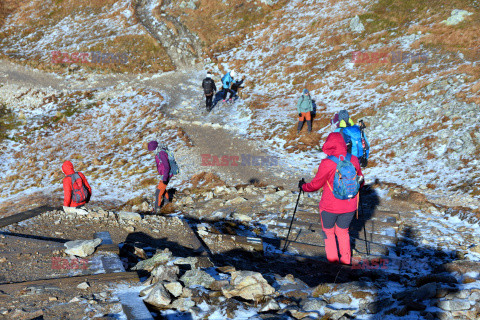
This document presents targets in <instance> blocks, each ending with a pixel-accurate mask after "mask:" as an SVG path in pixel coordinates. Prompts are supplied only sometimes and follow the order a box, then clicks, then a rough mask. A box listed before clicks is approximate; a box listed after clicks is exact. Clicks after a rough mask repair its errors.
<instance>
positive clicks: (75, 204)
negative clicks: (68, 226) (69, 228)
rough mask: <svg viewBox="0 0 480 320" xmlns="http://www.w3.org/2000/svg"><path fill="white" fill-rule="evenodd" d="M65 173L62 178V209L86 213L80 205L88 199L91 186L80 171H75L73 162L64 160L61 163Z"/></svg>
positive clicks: (90, 193) (69, 211)
mask: <svg viewBox="0 0 480 320" xmlns="http://www.w3.org/2000/svg"><path fill="white" fill-rule="evenodd" d="M62 171H63V173H64V174H65V176H66V177H65V178H63V209H64V211H65V212H67V213H73V212H76V213H80V214H86V213H87V211H86V210H84V209H83V208H82V207H83V206H84V205H85V204H86V203H88V202H89V201H90V197H91V195H92V188H91V187H90V185H89V184H88V181H87V178H85V176H84V175H83V173H81V172H75V170H74V169H73V164H72V163H71V162H70V161H65V162H64V163H63V165H62Z"/></svg>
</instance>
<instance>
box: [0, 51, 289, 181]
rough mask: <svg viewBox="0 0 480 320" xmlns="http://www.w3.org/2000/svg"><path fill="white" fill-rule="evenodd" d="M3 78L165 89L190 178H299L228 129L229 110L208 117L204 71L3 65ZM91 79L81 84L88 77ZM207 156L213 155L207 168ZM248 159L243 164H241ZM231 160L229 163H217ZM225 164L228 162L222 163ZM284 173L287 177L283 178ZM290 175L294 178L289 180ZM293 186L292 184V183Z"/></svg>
mask: <svg viewBox="0 0 480 320" xmlns="http://www.w3.org/2000/svg"><path fill="white" fill-rule="evenodd" d="M0 76H3V77H4V78H6V79H8V81H7V82H5V84H6V85H10V86H12V88H13V87H17V86H20V87H23V88H32V91H35V90H37V89H46V88H51V89H54V90H72V91H73V90H91V89H97V90H100V91H101V90H109V87H111V86H116V85H121V86H125V87H128V86H132V87H135V88H139V87H146V88H151V89H156V90H159V91H161V92H162V93H163V94H164V95H165V96H166V99H167V101H168V103H167V106H166V108H163V109H162V110H161V112H163V113H166V114H167V116H168V117H169V118H170V119H171V121H172V122H174V123H175V124H177V125H180V126H181V127H182V128H183V129H184V131H185V132H186V134H187V135H188V137H189V138H190V139H191V141H192V143H193V145H194V147H193V148H190V149H189V150H188V151H186V152H187V153H188V154H184V155H183V156H184V157H183V158H184V159H186V163H183V164H182V165H183V167H184V168H186V169H187V172H188V174H189V175H194V174H197V173H199V172H202V171H207V172H214V173H216V174H218V175H219V176H220V177H221V178H222V179H223V180H225V181H226V182H228V183H232V184H238V183H251V182H253V181H258V182H262V183H264V184H267V185H268V184H273V185H277V186H284V187H289V188H294V183H292V181H293V182H294V181H296V177H295V176H294V173H293V172H287V171H286V167H284V166H281V159H276V158H274V157H272V156H271V155H269V153H268V151H266V150H265V148H264V147H263V146H262V145H261V143H259V142H257V141H249V140H247V139H245V138H243V137H242V136H241V135H239V134H237V133H236V132H235V128H234V129H233V130H232V128H229V129H227V128H226V126H225V123H223V122H224V121H223V118H224V114H225V113H226V112H229V109H228V108H223V109H222V108H220V107H219V108H218V109H217V110H216V111H215V114H213V113H212V114H210V115H207V114H206V111H205V109H204V100H203V95H202V92H201V91H200V86H199V84H200V83H201V80H202V76H203V73H202V72H200V71H197V70H195V69H191V70H189V71H176V72H168V73H164V74H156V75H140V76H136V75H124V74H112V75H97V74H87V75H85V74H82V73H79V74H74V75H73V76H71V77H61V76H57V75H55V74H52V73H46V72H42V71H37V70H33V69H31V68H28V67H24V66H19V65H15V64H12V63H10V62H8V61H0ZM85 76H86V78H87V80H80V79H83V78H85ZM202 155H210V156H211V157H209V159H208V160H207V162H205V161H204V162H203V164H208V163H211V165H202ZM242 155H243V164H246V165H241V162H242ZM222 156H228V157H229V158H228V163H227V165H222V163H218V164H217V163H216V162H214V161H216V160H215V159H214V158H215V157H218V158H219V159H220V160H221V158H222ZM223 164H226V163H225V160H224V162H223ZM282 173H283V175H284V177H282V176H281V175H282ZM285 175H286V176H288V177H289V179H288V180H287V179H285ZM289 182H290V184H291V185H290V186H288V183H289Z"/></svg>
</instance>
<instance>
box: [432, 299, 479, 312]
mask: <svg viewBox="0 0 480 320" xmlns="http://www.w3.org/2000/svg"><path fill="white" fill-rule="evenodd" d="M437 306H438V307H439V308H440V309H442V310H445V311H460V310H468V309H470V308H471V307H472V306H471V305H470V302H469V301H468V300H461V299H455V300H441V301H438V303H437Z"/></svg>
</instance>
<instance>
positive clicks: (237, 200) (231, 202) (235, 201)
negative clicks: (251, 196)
mask: <svg viewBox="0 0 480 320" xmlns="http://www.w3.org/2000/svg"><path fill="white" fill-rule="evenodd" d="M245 201H247V199H245V198H243V197H236V198H234V199H231V200H228V201H227V202H225V205H226V206H234V205H237V204H241V203H244V202H245Z"/></svg>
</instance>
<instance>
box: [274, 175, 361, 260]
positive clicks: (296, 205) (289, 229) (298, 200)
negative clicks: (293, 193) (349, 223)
mask: <svg viewBox="0 0 480 320" xmlns="http://www.w3.org/2000/svg"><path fill="white" fill-rule="evenodd" d="M302 181H303V182H305V179H303V178H302ZM302 192H304V191H303V190H302V189H301V188H300V189H299V191H298V197H297V203H296V204H295V209H294V210H293V216H292V221H290V227H289V228H288V233H287V238H286V239H285V245H284V246H283V249H282V251H283V252H285V250H286V249H287V247H288V237H289V236H290V231H291V230H292V224H293V220H294V219H295V213H296V212H297V208H298V203H299V202H300V195H301V194H302ZM358 199H359V200H358V201H359V205H358V207H359V208H360V209H361V213H360V215H361V216H363V207H362V205H361V202H360V191H359V194H358ZM357 219H358V208H357ZM363 236H364V240H365V250H366V251H367V255H368V256H369V255H370V248H369V246H368V243H367V229H366V228H365V225H364V226H363Z"/></svg>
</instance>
